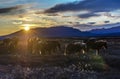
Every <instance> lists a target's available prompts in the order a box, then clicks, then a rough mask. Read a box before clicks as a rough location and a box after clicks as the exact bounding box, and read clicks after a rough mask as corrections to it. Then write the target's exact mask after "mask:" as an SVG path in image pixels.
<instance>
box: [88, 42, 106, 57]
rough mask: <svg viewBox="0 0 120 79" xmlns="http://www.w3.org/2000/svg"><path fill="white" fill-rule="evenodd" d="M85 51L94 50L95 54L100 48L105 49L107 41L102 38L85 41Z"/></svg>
mask: <svg viewBox="0 0 120 79" xmlns="http://www.w3.org/2000/svg"><path fill="white" fill-rule="evenodd" d="M86 45H87V51H89V50H91V49H92V50H96V55H98V54H99V51H100V49H107V42H106V41H103V40H96V41H95V40H94V41H87V42H86Z"/></svg>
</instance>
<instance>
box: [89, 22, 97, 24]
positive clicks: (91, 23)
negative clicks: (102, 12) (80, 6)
mask: <svg viewBox="0 0 120 79" xmlns="http://www.w3.org/2000/svg"><path fill="white" fill-rule="evenodd" d="M88 24H90V25H93V24H96V22H88Z"/></svg>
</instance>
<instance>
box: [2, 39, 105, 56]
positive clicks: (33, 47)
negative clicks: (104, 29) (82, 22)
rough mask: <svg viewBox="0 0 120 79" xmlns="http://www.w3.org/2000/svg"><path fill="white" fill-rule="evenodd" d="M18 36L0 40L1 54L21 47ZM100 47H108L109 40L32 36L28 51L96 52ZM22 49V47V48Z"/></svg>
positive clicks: (45, 53)
mask: <svg viewBox="0 0 120 79" xmlns="http://www.w3.org/2000/svg"><path fill="white" fill-rule="evenodd" d="M19 42H20V40H19V39H18V38H6V39H4V40H0V54H2V53H4V54H6V53H13V52H17V49H18V48H19V47H20V46H19V45H18V44H19ZM100 49H107V42H106V41H104V40H89V39H88V40H84V41H83V42H80V41H79V40H78V41H77V42H75V41H74V40H72V41H69V42H68V41H64V40H62V41H61V40H42V39H40V38H30V39H28V40H27V49H26V50H28V51H27V52H28V53H29V54H35V55H54V54H64V55H67V54H84V53H87V52H89V51H91V50H95V51H96V54H98V53H99V50H100ZM21 50H22V49H21Z"/></svg>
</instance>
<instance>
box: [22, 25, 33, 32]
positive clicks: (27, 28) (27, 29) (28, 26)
mask: <svg viewBox="0 0 120 79" xmlns="http://www.w3.org/2000/svg"><path fill="white" fill-rule="evenodd" d="M23 26H24V27H23V29H24V30H25V31H29V30H30V26H31V25H30V24H24V25H23Z"/></svg>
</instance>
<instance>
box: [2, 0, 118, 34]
mask: <svg viewBox="0 0 120 79" xmlns="http://www.w3.org/2000/svg"><path fill="white" fill-rule="evenodd" d="M119 4H120V0H0V35H6V34H10V33H13V32H16V31H18V30H21V29H23V28H24V27H25V26H29V27H30V28H36V27H37V28H38V27H46V28H47V27H59V26H63V25H64V26H68V27H73V28H77V29H79V30H81V31H89V30H92V29H101V28H111V27H116V24H119V23H120V5H119Z"/></svg>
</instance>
